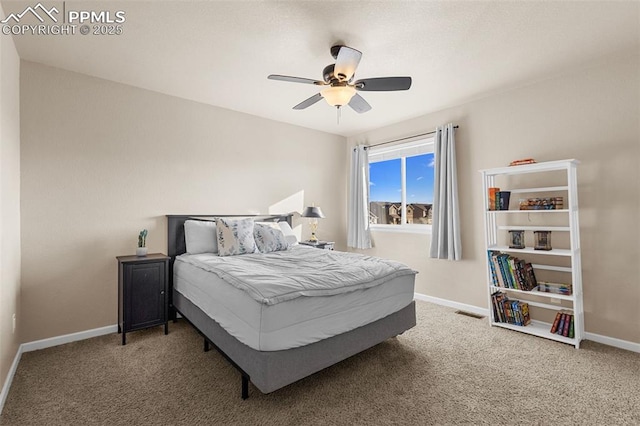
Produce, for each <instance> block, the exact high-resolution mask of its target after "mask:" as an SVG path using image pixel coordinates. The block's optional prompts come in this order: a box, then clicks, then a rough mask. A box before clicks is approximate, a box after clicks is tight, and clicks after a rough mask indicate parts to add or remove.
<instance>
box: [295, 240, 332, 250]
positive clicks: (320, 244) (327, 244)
mask: <svg viewBox="0 0 640 426" xmlns="http://www.w3.org/2000/svg"><path fill="white" fill-rule="evenodd" d="M300 244H302V245H303V246H309V247H315V248H319V249H323V250H333V245H334V244H335V242H333V241H300Z"/></svg>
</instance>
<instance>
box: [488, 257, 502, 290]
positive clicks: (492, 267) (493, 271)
mask: <svg viewBox="0 0 640 426" xmlns="http://www.w3.org/2000/svg"><path fill="white" fill-rule="evenodd" d="M494 253H496V252H495V251H491V250H489V251H488V252H487V256H488V257H489V269H490V271H491V282H492V283H493V285H494V286H496V287H497V286H498V285H499V282H498V276H497V275H496V265H495V264H494V263H493V255H494Z"/></svg>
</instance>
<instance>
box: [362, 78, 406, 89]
mask: <svg viewBox="0 0 640 426" xmlns="http://www.w3.org/2000/svg"><path fill="white" fill-rule="evenodd" d="M353 85H354V86H355V87H356V90H363V91H366V92H387V91H392V90H408V89H409V88H410V87H411V77H380V78H365V79H362V80H358V81H356V82H355V83H353Z"/></svg>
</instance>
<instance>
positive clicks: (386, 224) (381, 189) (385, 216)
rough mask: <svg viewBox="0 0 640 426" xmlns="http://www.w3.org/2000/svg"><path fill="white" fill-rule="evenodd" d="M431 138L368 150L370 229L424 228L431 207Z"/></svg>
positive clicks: (432, 173) (432, 171)
mask: <svg viewBox="0 0 640 426" xmlns="http://www.w3.org/2000/svg"><path fill="white" fill-rule="evenodd" d="M433 180H434V153H433V139H431V138H429V139H422V140H419V141H414V142H411V143H407V144H402V145H396V146H393V147H379V148H375V147H374V148H371V149H370V150H369V223H370V224H371V228H372V229H376V230H381V229H388V230H400V229H402V230H409V231H418V230H424V231H428V230H429V229H430V228H431V218H432V206H433Z"/></svg>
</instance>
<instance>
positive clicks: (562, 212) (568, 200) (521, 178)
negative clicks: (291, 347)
mask: <svg viewBox="0 0 640 426" xmlns="http://www.w3.org/2000/svg"><path fill="white" fill-rule="evenodd" d="M578 164H579V161H578V160H559V161H548V162H544V163H533V164H526V165H522V166H512V167H499V168H495V169H485V170H480V173H481V174H482V197H483V200H484V224H485V249H486V251H487V253H488V252H489V251H500V252H503V253H507V254H510V255H512V256H515V257H518V258H520V259H524V260H525V261H527V262H528V263H532V266H533V269H534V271H535V272H538V271H552V272H553V273H559V275H561V276H563V277H566V279H565V280H563V282H567V283H569V282H570V283H571V286H572V291H573V293H572V294H571V295H561V294H554V293H546V292H542V291H536V290H533V291H523V290H518V289H511V288H505V287H501V286H496V285H495V283H494V282H493V279H492V275H491V265H490V264H489V256H488V255H485V258H486V259H487V260H486V261H485V263H486V283H487V289H488V301H489V311H490V312H491V315H489V320H490V323H491V325H492V326H496V327H501V328H506V329H509V330H515V331H519V332H522V333H527V334H531V335H534V336H539V337H543V338H546V339H551V340H555V341H558V342H562V343H567V344H571V345H573V346H575V347H576V348H579V347H580V342H581V341H582V339H583V338H584V307H583V303H582V270H581V262H580V258H581V253H580V234H579V229H580V227H579V222H578V190H577V170H576V169H577V166H578ZM550 172H555V174H553V175H552V176H551V179H552V180H553V179H555V178H557V177H558V176H560V175H562V176H563V178H562V179H561V181H559V182H554V184H553V186H538V187H533V186H532V187H522V186H523V185H522V183H523V182H526V181H528V180H530V178H531V180H533V179H535V177H536V175H537V176H540V175H542V174H549V173H550ZM558 172H564V173H558ZM549 177H550V176H544V177H543V179H545V180H547V178H549ZM516 181H517V183H516ZM512 186H513V187H512ZM525 186H526V184H525ZM492 187H499V188H500V190H501V191H510V192H511V202H510V206H511V208H510V209H509V210H489V188H492ZM534 193H535V194H537V195H536V196H537V197H559V196H561V197H563V200H564V209H559V210H519V207H518V203H517V199H515V198H517V196H516V197H515V198H514V194H522V198H528V194H534ZM532 217H534V218H535V221H534V222H535V223H531V221H532V219H531V218H532ZM551 219H553V220H551ZM558 220H561V221H563V222H565V223H563V224H562V226H558ZM514 222H515V223H514ZM547 222H548V223H549V226H547V225H546V223H547ZM521 223H522V224H521ZM510 230H523V231H525V234H526V233H531V232H533V231H551V234H552V238H551V241H552V247H553V248H552V250H548V251H546V250H535V249H534V248H533V247H525V248H524V249H512V248H509V244H508V241H509V232H508V231H510ZM567 233H568V234H569V238H568V244H565V246H561V245H559V244H558V243H556V242H554V238H553V236H554V235H557V234H565V235H566V234H567ZM557 240H566V238H565V239H559V238H556V239H555V241H557ZM556 244H558V247H556ZM531 258H535V260H536V261H535V262H531ZM554 258H555V259H556V260H558V259H564V260H565V262H566V260H567V259H568V261H569V263H570V266H557V265H556V264H554V263H557V262H553V261H552V260H553V259H554ZM540 259H543V260H540ZM545 259H546V260H545ZM539 275H540V274H539V273H538V274H537V276H538V278H539ZM495 291H502V292H505V293H506V294H507V296H508V297H509V299H517V300H522V301H524V302H527V303H528V304H529V306H530V307H535V308H538V309H544V310H548V311H549V312H550V313H551V314H550V316H552V317H555V312H557V311H559V310H563V311H567V312H570V313H573V315H574V337H573V338H569V337H566V336H562V335H559V334H552V333H551V332H550V330H551V325H552V324H550V323H548V322H544V321H540V320H538V319H536V318H535V315H533V314H532V315H531V319H532V321H531V324H529V325H527V326H518V325H514V324H508V323H502V322H497V321H496V320H495V318H493V307H492V301H491V294H492V293H494V292H495ZM532 296H534V298H535V300H532ZM541 298H542V299H546V300H547V301H548V302H541V301H540V299H541Z"/></svg>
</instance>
